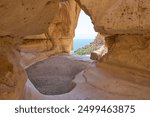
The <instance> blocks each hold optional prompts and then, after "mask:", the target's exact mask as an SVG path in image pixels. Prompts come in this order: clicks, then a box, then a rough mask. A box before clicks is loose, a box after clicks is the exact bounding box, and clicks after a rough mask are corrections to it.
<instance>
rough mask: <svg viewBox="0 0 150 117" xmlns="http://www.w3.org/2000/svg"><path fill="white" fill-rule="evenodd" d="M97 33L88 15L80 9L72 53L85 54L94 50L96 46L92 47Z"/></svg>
mask: <svg viewBox="0 0 150 117" xmlns="http://www.w3.org/2000/svg"><path fill="white" fill-rule="evenodd" d="M97 34H98V33H97V32H95V30H94V26H93V24H92V21H91V19H90V17H89V16H88V15H86V14H85V13H84V11H82V10H81V12H80V15H79V19H78V24H77V27H76V30H75V37H74V40H73V50H72V53H74V54H79V55H85V54H90V53H91V52H92V51H94V50H95V49H96V47H93V43H94V40H95V38H96V36H97Z"/></svg>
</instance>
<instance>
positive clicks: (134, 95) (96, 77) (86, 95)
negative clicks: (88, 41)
mask: <svg viewBox="0 0 150 117" xmlns="http://www.w3.org/2000/svg"><path fill="white" fill-rule="evenodd" d="M63 57H66V58H67V59H68V58H69V59H70V61H72V63H71V66H72V65H74V64H76V61H78V62H79V63H80V64H83V63H82V62H83V61H84V62H87V63H88V64H89V62H90V64H89V65H88V67H87V68H86V69H85V70H83V71H82V72H80V73H77V74H76V76H75V79H74V80H73V82H74V83H76V86H75V87H74V88H73V89H72V90H71V91H70V92H68V93H64V94H60V95H59V94H57V95H44V94H42V93H40V92H39V91H38V90H37V89H36V88H35V86H34V85H33V84H32V83H31V81H30V80H28V81H27V83H26V86H25V94H24V99H37V100H38V99H45V100H46V99H49V100H58V99H59V100H64V99H65V100H93V99H97V100H98V99H150V94H149V91H150V79H149V75H150V73H149V72H141V71H136V70H133V69H128V68H122V67H119V66H112V65H110V64H104V63H97V64H96V63H95V62H94V61H89V60H88V59H87V58H88V57H82V56H80V57H70V56H63ZM79 58H80V59H79ZM81 58H82V59H81ZM57 59H60V60H61V57H58V58H57ZM46 61H47V60H46ZM46 61H44V62H43V63H42V64H41V65H43V66H44V64H46ZM74 61H75V62H74ZM69 63H70V62H67V63H66V64H64V67H65V66H66V65H67V64H69ZM76 65H77V64H76ZM49 66H50V67H52V66H54V67H55V65H54V64H49ZM77 66H80V65H79V64H78V65H77ZM47 67H48V66H47ZM33 69H34V68H33ZM35 70H36V69H35ZM46 71H47V72H48V69H46ZM66 71H67V69H66ZM52 74H53V73H52ZM42 77H44V75H42ZM35 78H36V77H35ZM49 80H51V79H49ZM56 87H57V86H56ZM64 87H65V86H64ZM53 88H55V86H54V87H53Z"/></svg>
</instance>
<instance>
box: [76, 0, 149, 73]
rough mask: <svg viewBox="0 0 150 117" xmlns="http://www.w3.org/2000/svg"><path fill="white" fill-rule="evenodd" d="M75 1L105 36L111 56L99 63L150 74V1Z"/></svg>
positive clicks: (107, 55)
mask: <svg viewBox="0 0 150 117" xmlns="http://www.w3.org/2000/svg"><path fill="white" fill-rule="evenodd" d="M76 1H77V2H78V3H79V5H80V7H81V8H82V9H83V10H84V11H85V12H86V13H87V14H88V15H89V16H90V17H91V19H92V22H93V24H94V27H95V30H96V31H97V32H99V33H100V34H101V35H104V36H105V37H106V47H107V48H108V54H106V55H105V56H104V57H103V59H101V60H100V61H102V62H108V63H113V64H119V65H121V66H126V67H132V68H139V69H142V70H148V71H150V67H149V66H150V65H149V62H148V61H150V54H149V53H150V51H149V50H150V49H149V46H150V43H149V42H150V38H149V36H150V19H149V17H150V7H149V5H150V1H149V0H132V1H131V0H111V1H110V0H76ZM100 55H102V54H100ZM97 58H99V57H97Z"/></svg>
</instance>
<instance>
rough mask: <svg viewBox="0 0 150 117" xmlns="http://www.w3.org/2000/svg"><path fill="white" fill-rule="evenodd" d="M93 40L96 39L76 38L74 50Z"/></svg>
mask: <svg viewBox="0 0 150 117" xmlns="http://www.w3.org/2000/svg"><path fill="white" fill-rule="evenodd" d="M93 41H94V39H74V40H73V51H76V50H77V49H79V48H82V47H84V46H85V45H89V44H90V43H91V42H93Z"/></svg>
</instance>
